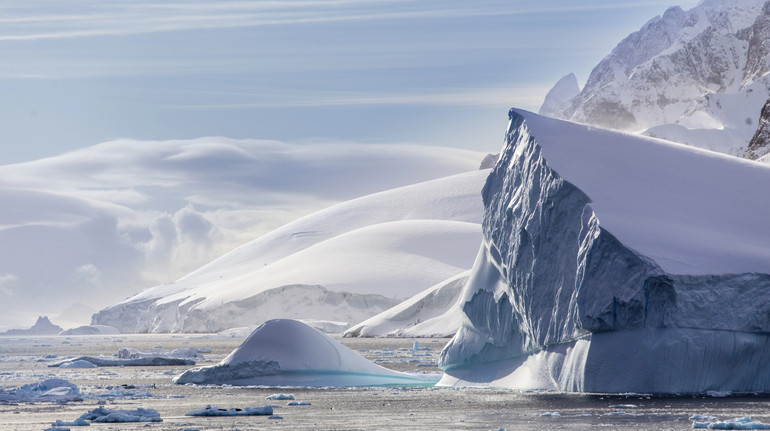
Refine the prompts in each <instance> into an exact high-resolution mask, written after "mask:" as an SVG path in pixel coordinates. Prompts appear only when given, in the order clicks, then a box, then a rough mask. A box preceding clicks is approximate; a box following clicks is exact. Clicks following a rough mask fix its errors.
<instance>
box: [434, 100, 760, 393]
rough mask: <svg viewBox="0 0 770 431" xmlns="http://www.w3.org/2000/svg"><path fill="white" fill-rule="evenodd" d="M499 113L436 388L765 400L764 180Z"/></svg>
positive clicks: (624, 138) (694, 152) (673, 151)
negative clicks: (499, 148)
mask: <svg viewBox="0 0 770 431" xmlns="http://www.w3.org/2000/svg"><path fill="white" fill-rule="evenodd" d="M509 116H510V118H511V122H510V125H509V129H508V134H507V144H506V147H505V149H504V151H503V153H502V156H501V158H500V161H499V162H498V164H497V165H496V166H495V168H494V170H493V171H492V173H491V174H490V176H489V178H488V180H487V183H486V185H485V186H484V189H483V192H482V195H483V199H484V205H485V207H486V212H485V215H484V223H483V226H484V242H483V244H482V247H481V250H480V252H479V257H478V258H477V260H476V262H475V264H474V267H473V270H472V273H471V277H470V279H469V282H468V287H467V288H466V290H465V292H464V298H463V305H462V310H463V313H464V315H465V320H464V323H463V326H462V327H461V329H460V330H459V331H458V333H457V334H456V335H455V337H454V339H453V340H452V341H451V342H450V344H449V345H448V346H447V347H446V348H445V350H444V351H443V352H442V355H441V360H440V364H441V366H442V368H443V369H445V371H446V374H445V376H444V378H443V379H442V381H441V384H443V385H465V384H473V385H495V386H507V387H515V388H546V389H556V390H566V391H584V392H652V393H697V392H705V391H708V390H730V391H769V390H770V372H768V370H770V336H768V335H767V334H768V332H769V330H770V320H768V319H767V316H768V315H770V301H766V300H764V298H766V297H767V294H768V293H767V292H770V275H768V274H770V247H767V244H770V229H768V228H767V221H766V214H768V213H770V190H768V189H767V188H765V189H763V190H757V187H756V185H757V184H770V168H768V167H767V166H764V165H761V164H758V163H754V162H749V161H745V160H741V159H736V158H732V157H728V156H723V155H719V154H716V153H711V152H707V151H703V150H698V149H694V148H690V147H685V146H681V145H676V144H671V143H667V142H663V141H658V140H653V139H650V138H641V137H636V136H632V135H626V134H622V133H617V132H610V131H607V130H600V129H593V128H591V127H588V126H582V125H578V124H575V123H568V122H563V121H559V120H552V119H547V118H544V117H539V116H537V115H535V114H531V113H527V112H522V111H517V110H511V112H510V114H509ZM726 306H727V307H730V311H729V312H725V307H726ZM735 364H741V365H740V366H737V367H736V365H735Z"/></svg>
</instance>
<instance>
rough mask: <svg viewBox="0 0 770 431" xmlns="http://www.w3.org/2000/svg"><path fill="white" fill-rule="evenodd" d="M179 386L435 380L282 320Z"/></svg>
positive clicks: (260, 329)
mask: <svg viewBox="0 0 770 431" xmlns="http://www.w3.org/2000/svg"><path fill="white" fill-rule="evenodd" d="M174 383H179V384H184V383H195V384H220V385H221V384H230V385H269V386H374V385H390V384H398V385H407V384H417V385H428V384H430V385H432V384H433V383H435V380H432V379H431V378H430V377H426V376H425V375H420V374H408V373H402V372H397V371H392V370H388V369H387V368H383V367H380V366H379V365H376V364H374V363H373V362H370V361H369V360H367V359H366V358H364V357H363V356H361V355H359V354H358V353H356V352H354V351H352V350H350V349H348V348H347V347H345V346H343V345H342V344H340V343H338V342H337V341H334V340H333V339H331V338H330V337H329V336H327V335H324V334H323V333H322V332H320V331H318V330H317V329H314V328H311V327H310V326H308V325H306V324H304V323H302V322H299V321H296V320H290V319H276V320H270V321H268V322H265V323H264V324H263V325H261V326H260V327H258V328H257V329H255V330H254V332H253V333H252V334H251V335H250V336H249V338H247V339H246V340H245V341H244V342H243V343H242V344H241V345H240V346H238V348H236V349H235V350H233V351H232V353H230V354H229V355H228V356H227V357H226V358H225V359H223V360H222V362H220V363H219V364H217V365H214V366H210V367H201V368H194V369H191V370H188V371H185V372H184V373H183V374H182V375H180V376H177V377H175V378H174Z"/></svg>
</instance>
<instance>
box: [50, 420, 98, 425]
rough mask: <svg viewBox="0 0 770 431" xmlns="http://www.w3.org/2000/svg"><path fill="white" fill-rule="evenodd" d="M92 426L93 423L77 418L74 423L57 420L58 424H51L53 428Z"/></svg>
mask: <svg viewBox="0 0 770 431" xmlns="http://www.w3.org/2000/svg"><path fill="white" fill-rule="evenodd" d="M90 425H91V423H90V422H88V421H87V420H85V419H83V418H77V419H75V420H74V421H70V422H64V421H62V420H60V419H57V420H56V422H54V423H52V424H51V426H53V427H87V426H90Z"/></svg>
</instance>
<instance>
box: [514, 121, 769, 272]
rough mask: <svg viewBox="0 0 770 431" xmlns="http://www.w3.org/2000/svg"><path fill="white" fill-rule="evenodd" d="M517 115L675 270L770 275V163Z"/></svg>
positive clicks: (602, 211) (624, 226)
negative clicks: (768, 216) (762, 185)
mask: <svg viewBox="0 0 770 431" xmlns="http://www.w3.org/2000/svg"><path fill="white" fill-rule="evenodd" d="M515 112H516V113H517V114H519V115H521V116H523V117H524V119H525V121H526V123H527V126H528V127H529V129H530V131H531V134H532V136H534V137H535V139H536V140H537V143H538V144H539V145H540V147H541V148H542V154H543V157H544V158H545V159H546V161H547V163H548V165H549V166H550V167H551V168H552V169H554V170H555V171H556V172H557V173H558V174H559V175H560V176H561V177H563V178H565V179H566V180H568V181H569V182H570V183H572V184H574V185H575V186H576V187H578V188H579V189H580V190H582V191H583V192H585V193H586V195H588V198H589V199H590V200H591V204H590V205H591V208H592V209H593V210H594V212H595V213H596V214H598V216H599V218H600V221H601V225H602V226H603V227H604V228H606V229H607V230H609V231H610V232H612V234H613V235H615V236H616V237H617V238H618V239H619V240H620V241H621V242H622V243H623V244H624V245H626V246H628V247H630V248H631V249H633V250H635V251H637V252H639V253H641V254H642V255H644V256H646V257H648V258H651V259H652V260H654V261H655V263H657V264H658V265H659V266H660V267H661V268H662V269H663V270H665V271H666V272H669V273H672V274H690V275H699V274H740V273H745V272H759V273H765V274H768V273H770V247H768V244H770V228H768V224H767V214H770V188H768V187H764V188H763V187H757V185H758V184H770V169H768V166H766V165H764V164H760V163H755V162H751V161H745V160H741V159H736V158H733V157H727V156H724V155H721V154H716V153H713V152H709V151H701V150H698V149H695V148H688V147H686V146H683V145H678V144H675V143H670V142H665V141H661V140H656V139H650V138H645V137H639V136H635V135H631V134H625V133H619V132H614V131H609V130H604V129H599V128H595V127H590V126H584V125H579V124H575V123H570V122H567V121H561V120H555V119H550V118H544V117H541V116H538V115H535V114H532V113H529V112H525V111H520V110H515Z"/></svg>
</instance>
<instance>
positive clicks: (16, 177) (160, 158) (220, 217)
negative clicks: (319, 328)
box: [0, 137, 485, 330]
mask: <svg viewBox="0 0 770 431" xmlns="http://www.w3.org/2000/svg"><path fill="white" fill-rule="evenodd" d="M484 154H485V153H482V152H474V151H467V150H461V149H453V148H442V147H428V146H419V145H407V144H374V143H373V144H366V145H361V144H358V143H351V142H305V143H286V142H279V141H266V140H255V139H248V140H235V139H227V138H221V137H207V138H198V139H188V140H172V141H137V140H129V139H122V140H117V141H111V142H105V143H102V144H98V145H94V146H91V147H86V148H82V149H79V150H77V151H73V152H70V153H66V154H61V155H58V156H55V157H50V158H46V159H40V160H35V161H31V162H26V163H19V164H14V165H4V166H0V207H2V211H0V330H2V329H4V328H6V327H29V326H30V325H31V324H32V323H34V322H35V319H36V318H37V316H38V315H40V314H48V315H49V316H52V318H53V320H54V321H55V322H57V323H59V324H61V325H62V326H64V327H65V328H66V327H75V326H79V325H83V324H86V323H89V321H90V317H91V315H92V314H93V313H94V311H95V310H97V309H101V308H103V307H106V306H108V305H112V304H115V303H117V302H119V301H121V300H123V299H124V298H126V297H127V296H129V295H133V294H136V293H137V292H140V291H141V290H143V289H147V288H150V287H152V286H155V285H158V284H162V283H168V282H171V281H174V280H177V279H178V278H180V277H182V276H184V275H185V274H188V273H190V272H191V271H193V270H195V269H196V268H199V267H201V266H202V265H205V264H206V263H208V262H211V261H212V260H214V259H216V258H218V257H220V256H222V255H223V254H225V253H227V252H229V251H231V250H233V249H234V248H236V247H238V246H240V245H243V244H245V243H246V242H248V241H251V240H253V239H254V238H257V237H259V236H260V235H263V234H265V233H267V232H269V231H271V230H272V229H275V228H277V227H279V226H281V225H284V224H286V223H288V222H290V221H292V220H295V219H297V218H299V217H302V216H305V215H308V214H311V213H312V212H314V211H318V210H320V209H322V208H327V207H329V206H331V205H334V204H337V203H340V202H344V201H347V200H350V199H354V198H357V197H360V196H364V195H367V194H371V193H375V192H380V191H384V190H389V189H392V188H396V187H402V186H406V185H409V184H415V183H418V182H422V181H428V180H431V179H435V178H442V177H446V176H449V175H454V174H458V173H461V172H467V171H471V170H475V169H477V168H478V166H479V161H480V160H481V159H482V158H483V157H484ZM60 313H61V315H60V316H59V317H56V316H57V315H59V314H60Z"/></svg>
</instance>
